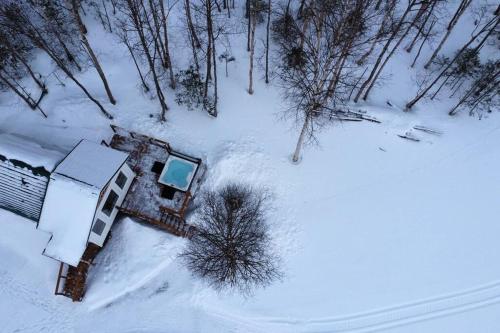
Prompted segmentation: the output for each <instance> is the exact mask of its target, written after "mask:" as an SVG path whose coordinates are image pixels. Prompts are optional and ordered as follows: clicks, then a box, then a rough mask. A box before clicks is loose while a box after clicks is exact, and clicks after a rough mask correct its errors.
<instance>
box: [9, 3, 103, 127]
mask: <svg viewBox="0 0 500 333" xmlns="http://www.w3.org/2000/svg"><path fill="white" fill-rule="evenodd" d="M48 8H49V7H47V6H42V5H39V4H37V3H35V2H31V3H28V4H20V3H18V2H14V1H4V2H3V3H2V4H0V24H1V25H2V28H3V29H6V31H8V32H9V33H10V34H12V35H13V36H22V37H23V38H26V40H28V41H29V42H30V43H31V45H32V46H33V47H35V48H38V49H40V50H42V51H44V52H45V53H46V54H47V55H48V56H49V57H50V59H51V60H52V61H53V62H54V63H55V64H56V65H57V67H58V68H59V69H60V70H61V71H63V72H64V74H66V76H67V77H68V78H69V79H71V80H72V81H73V82H74V83H75V84H76V85H77V86H78V87H79V88H80V89H81V90H82V91H83V92H84V93H85V95H86V96H87V97H88V98H89V99H90V100H91V101H92V102H94V103H95V104H96V105H97V106H98V107H99V109H100V110H101V112H102V113H103V114H104V115H105V116H106V117H107V118H109V119H112V118H113V117H112V116H111V115H110V114H109V113H108V112H107V111H106V109H105V108H104V107H103V106H102V104H101V103H100V102H99V101H98V100H97V99H96V98H94V97H93V96H92V95H91V94H90V92H89V91H88V90H87V88H85V86H84V85H83V84H82V83H81V82H80V81H79V80H78V79H77V78H76V77H75V76H74V74H73V71H72V66H71V65H73V66H75V67H77V68H78V69H81V68H80V67H79V66H78V64H77V62H76V60H75V59H76V56H75V55H74V54H75V53H74V52H72V51H70V48H69V47H68V45H69V43H71V44H77V43H76V36H77V34H78V33H77V32H76V31H73V30H71V25H70V24H69V23H68V21H70V20H69V18H67V17H66V16H65V13H64V11H63V10H60V8H58V7H51V11H50V12H43V11H44V10H45V11H48ZM52 22H59V23H60V24H57V25H56V26H54V24H51V23H52ZM64 55H66V57H67V59H65V57H64Z"/></svg>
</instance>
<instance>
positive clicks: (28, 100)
mask: <svg viewBox="0 0 500 333" xmlns="http://www.w3.org/2000/svg"><path fill="white" fill-rule="evenodd" d="M0 81H2V82H3V83H4V84H5V85H6V86H7V87H9V88H10V89H11V90H12V91H13V92H14V93H15V94H16V95H17V96H19V97H20V98H21V99H22V100H23V101H24V102H25V103H26V104H28V106H29V107H30V108H31V109H32V110H35V109H36V108H37V104H36V103H35V101H34V100H33V99H32V98H31V97H30V96H29V95H25V94H23V93H22V92H21V91H20V90H19V89H17V88H16V86H15V85H14V84H12V83H11V82H10V81H9V79H8V78H6V77H5V76H4V75H2V72H1V71H0ZM38 110H39V111H40V113H41V114H42V115H43V116H44V117H45V118H47V115H46V114H45V112H43V110H42V109H41V108H40V107H39V106H38Z"/></svg>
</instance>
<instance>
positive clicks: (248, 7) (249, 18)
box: [246, 0, 252, 52]
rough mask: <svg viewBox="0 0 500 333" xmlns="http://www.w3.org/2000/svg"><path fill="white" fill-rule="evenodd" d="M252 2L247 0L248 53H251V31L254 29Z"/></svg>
mask: <svg viewBox="0 0 500 333" xmlns="http://www.w3.org/2000/svg"><path fill="white" fill-rule="evenodd" d="M250 1H251V0H246V6H247V7H246V15H247V18H248V20H247V52H250V43H251V41H250V38H251V34H252V32H251V31H250V30H251V29H252V22H250V20H251V16H252V14H251V13H250V10H251V9H250Z"/></svg>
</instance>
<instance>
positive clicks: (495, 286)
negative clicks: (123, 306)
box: [207, 281, 500, 333]
mask: <svg viewBox="0 0 500 333" xmlns="http://www.w3.org/2000/svg"><path fill="white" fill-rule="evenodd" d="M498 303H500V281H495V282H493V283H489V284H485V285H482V286H478V287H476V288H473V289H467V290H463V291H460V292H456V293H451V294H446V295H443V296H438V297H433V298H428V299H424V300H421V301H416V302H412V303H406V304H401V305H396V306H391V307H386V308H381V309H377V310H373V311H367V312H361V313H358V314H353V315H348V316H341V317H326V318H316V319H290V318H272V317H255V318H248V317H242V316H237V315H232V314H229V313H224V312H215V311H210V310H207V311H208V312H209V313H211V314H212V315H213V316H216V317H219V318H221V319H226V320H228V321H233V322H241V323H242V324H244V325H245V326H248V325H249V324H251V323H253V324H254V325H255V326H257V327H259V328H261V327H263V326H264V327H267V328H268V330H269V331H273V332H274V331H278V332H281V331H293V332H297V331H298V332H358V333H361V332H374V331H379V330H384V329H389V328H394V327H398V326H404V325H409V324H412V323H416V322H421V321H426V320H431V319H435V318H441V317H446V316H450V315H453V314H457V313H461V312H467V311H471V310H474V309H478V308H481V307H486V306H491V305H494V304H498Z"/></svg>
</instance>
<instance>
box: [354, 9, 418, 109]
mask: <svg viewBox="0 0 500 333" xmlns="http://www.w3.org/2000/svg"><path fill="white" fill-rule="evenodd" d="M416 20H417V16H415V19H414V20H413V22H412V24H410V25H409V26H408V28H407V29H406V31H405V32H404V33H403V35H402V36H401V37H400V38H399V40H398V41H397V43H396V45H394V47H393V48H392V49H391V51H390V52H389V54H388V55H387V57H386V58H385V59H384V62H382V64H381V65H380V67H379V69H378V71H377V73H376V74H375V76H374V77H373V79H372V81H371V82H370V85H369V86H368V88H367V89H366V91H365V94H364V95H363V100H366V99H367V98H368V94H369V93H370V91H371V90H372V88H373V86H374V85H375V82H377V79H378V77H379V75H380V73H382V71H383V70H384V67H385V65H387V62H388V61H389V59H391V57H392V56H393V55H394V53H395V52H396V50H397V49H398V47H399V45H401V43H402V42H403V40H404V39H405V38H406V36H407V35H408V33H409V32H410V30H411V27H412V26H413V24H414V23H415V21H416Z"/></svg>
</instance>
